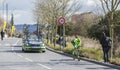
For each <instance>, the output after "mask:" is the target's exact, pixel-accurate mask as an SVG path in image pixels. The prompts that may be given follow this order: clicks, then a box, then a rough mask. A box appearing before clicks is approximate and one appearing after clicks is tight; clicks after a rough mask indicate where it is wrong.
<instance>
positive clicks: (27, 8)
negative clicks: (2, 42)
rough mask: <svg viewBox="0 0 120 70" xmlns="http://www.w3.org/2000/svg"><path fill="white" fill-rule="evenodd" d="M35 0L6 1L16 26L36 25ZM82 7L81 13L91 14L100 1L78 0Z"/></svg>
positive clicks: (0, 7)
mask: <svg viewBox="0 0 120 70" xmlns="http://www.w3.org/2000/svg"><path fill="white" fill-rule="evenodd" d="M34 1H35V0H5V3H8V6H9V20H10V16H11V14H12V13H13V14H14V21H15V24H35V23H36V22H35V21H34V17H33V12H32V10H33V8H34ZM78 1H79V2H80V3H81V4H83V5H82V9H81V10H80V11H79V12H80V13H82V12H89V11H93V10H95V9H96V4H95V2H97V3H98V0H78ZM2 3H3V0H0V15H2V14H3V12H2V7H3V5H2Z"/></svg>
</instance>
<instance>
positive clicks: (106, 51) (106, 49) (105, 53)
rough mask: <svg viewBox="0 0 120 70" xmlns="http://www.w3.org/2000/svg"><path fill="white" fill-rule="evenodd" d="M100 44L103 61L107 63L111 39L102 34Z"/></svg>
mask: <svg viewBox="0 0 120 70" xmlns="http://www.w3.org/2000/svg"><path fill="white" fill-rule="evenodd" d="M100 43H101V45H102V50H103V59H104V62H105V63H108V62H109V50H110V48H111V44H110V43H111V39H110V38H109V37H107V36H106V34H105V32H103V33H102V36H101V39H100Z"/></svg>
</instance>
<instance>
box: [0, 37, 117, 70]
mask: <svg viewBox="0 0 120 70" xmlns="http://www.w3.org/2000/svg"><path fill="white" fill-rule="evenodd" d="M21 41H22V40H21V39H18V38H6V39H4V40H3V41H1V40H0V70H119V69H113V68H110V67H106V66H102V65H98V64H95V63H91V62H87V61H83V60H81V61H77V60H75V61H73V60H72V58H71V57H68V56H64V55H60V54H57V53H54V52H51V51H49V50H47V51H46V52H45V53H37V52H32V53H30V52H27V53H24V52H22V51H21V49H22V48H21V47H20V46H19V45H20V44H22V43H21Z"/></svg>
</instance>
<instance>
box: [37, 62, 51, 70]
mask: <svg viewBox="0 0 120 70" xmlns="http://www.w3.org/2000/svg"><path fill="white" fill-rule="evenodd" d="M37 64H38V65H40V66H42V67H44V68H46V69H49V70H50V69H52V68H50V67H47V66H45V65H43V64H40V63H37Z"/></svg>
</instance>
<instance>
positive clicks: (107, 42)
mask: <svg viewBox="0 0 120 70" xmlns="http://www.w3.org/2000/svg"><path fill="white" fill-rule="evenodd" d="M106 46H108V47H111V46H112V40H111V39H110V38H109V37H106Z"/></svg>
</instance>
